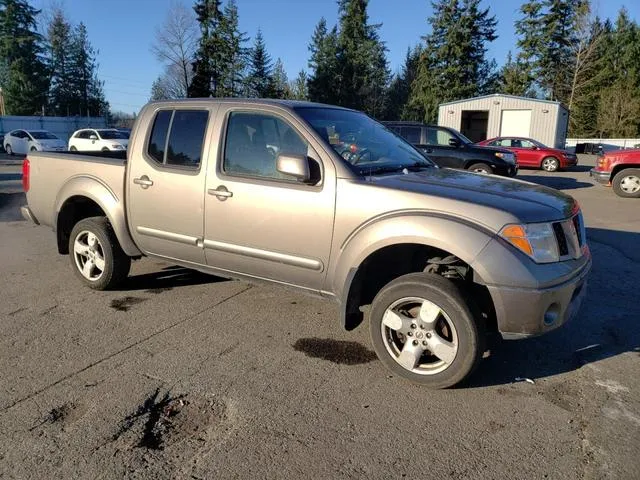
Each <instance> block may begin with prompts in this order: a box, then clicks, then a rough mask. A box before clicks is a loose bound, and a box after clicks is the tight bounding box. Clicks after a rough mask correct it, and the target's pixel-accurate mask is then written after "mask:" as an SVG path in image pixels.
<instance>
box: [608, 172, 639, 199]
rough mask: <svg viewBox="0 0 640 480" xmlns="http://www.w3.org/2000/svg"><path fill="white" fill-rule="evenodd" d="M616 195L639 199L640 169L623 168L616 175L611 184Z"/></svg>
mask: <svg viewBox="0 0 640 480" xmlns="http://www.w3.org/2000/svg"><path fill="white" fill-rule="evenodd" d="M611 184H612V187H613V191H614V192H616V195H618V196H619V197H624V198H640V169H637V168H625V169H624V170H621V171H620V172H618V173H616V176H615V177H613V181H612V182H611Z"/></svg>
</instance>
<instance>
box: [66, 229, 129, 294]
mask: <svg viewBox="0 0 640 480" xmlns="http://www.w3.org/2000/svg"><path fill="white" fill-rule="evenodd" d="M69 257H70V260H71V266H72V267H73V270H74V271H75V272H76V275H77V276H78V277H79V278H80V279H81V280H82V281H83V282H84V284H85V285H87V286H89V287H90V288H93V289H94V290H107V289H110V288H113V287H116V286H117V285H119V284H120V283H122V282H123V281H124V280H125V279H126V278H127V275H128V274H129V269H130V267H131V258H130V257H128V256H127V254H126V253H124V252H123V251H122V248H121V247H120V244H119V243H118V239H117V238H116V235H115V233H114V232H113V229H112V228H111V225H110V224H109V221H108V220H107V218H106V217H90V218H85V219H83V220H80V221H79V222H78V223H77V224H76V225H75V227H73V230H71V235H70V236H69Z"/></svg>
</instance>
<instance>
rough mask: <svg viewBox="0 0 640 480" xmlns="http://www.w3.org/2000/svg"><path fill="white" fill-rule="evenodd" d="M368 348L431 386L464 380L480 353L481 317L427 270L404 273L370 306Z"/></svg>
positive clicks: (451, 286) (403, 373) (392, 366)
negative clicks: (371, 348)
mask: <svg viewBox="0 0 640 480" xmlns="http://www.w3.org/2000/svg"><path fill="white" fill-rule="evenodd" d="M369 322H370V323H369V327H370V333H371V341H372V344H373V348H374V350H375V352H376V354H377V355H378V358H380V360H381V361H382V363H383V364H384V365H385V366H386V367H387V368H388V369H389V370H391V371H392V372H393V373H395V374H396V375H399V376H401V377H403V378H405V379H407V380H410V381H411V382H414V383H418V384H420V385H424V386H427V387H430V388H448V387H451V386H453V385H456V384H457V383H460V382H461V381H462V380H464V379H465V378H466V377H467V376H468V375H469V374H470V373H471V372H472V371H473V370H474V368H475V367H476V366H477V364H478V362H479V361H480V359H481V358H482V354H483V353H484V342H485V328H484V323H483V319H482V318H481V317H479V318H478V319H477V320H476V319H474V315H473V314H472V310H471V308H470V306H469V305H468V303H467V302H466V301H465V299H464V295H463V294H462V292H461V290H460V289H459V288H458V287H457V286H456V285H455V284H454V283H453V282H451V281H450V280H447V279H446V278H443V277H441V276H439V275H434V274H428V273H411V274H409V275H403V276H401V277H399V278H397V279H395V280H393V281H392V282H390V283H389V284H387V285H386V286H385V287H384V288H382V290H380V292H379V293H378V295H376V297H375V299H374V300H373V303H372V305H371V313H370V316H369Z"/></svg>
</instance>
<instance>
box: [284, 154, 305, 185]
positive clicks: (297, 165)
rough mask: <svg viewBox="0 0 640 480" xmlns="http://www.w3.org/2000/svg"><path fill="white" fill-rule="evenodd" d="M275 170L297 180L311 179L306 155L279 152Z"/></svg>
mask: <svg viewBox="0 0 640 480" xmlns="http://www.w3.org/2000/svg"><path fill="white" fill-rule="evenodd" d="M276 170H278V172H280V173H283V174H285V175H290V176H292V177H294V178H295V179H296V180H298V181H299V182H308V181H309V180H310V179H311V170H310V168H309V159H308V158H307V156H306V155H296V154H293V153H280V154H279V155H278V158H277V159H276Z"/></svg>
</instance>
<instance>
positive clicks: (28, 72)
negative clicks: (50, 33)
mask: <svg viewBox="0 0 640 480" xmlns="http://www.w3.org/2000/svg"><path fill="white" fill-rule="evenodd" d="M39 13H40V10H36V9H35V8H33V7H31V6H30V5H29V3H28V2H27V1H25V0H0V59H2V60H3V63H4V65H5V67H6V68H5V72H4V76H5V80H6V83H4V84H3V85H2V87H3V95H4V98H5V105H6V110H7V113H8V114H10V115H34V114H41V113H42V112H43V111H44V110H45V105H46V103H47V90H48V87H49V85H48V78H49V75H48V70H47V67H46V64H45V61H44V58H43V54H44V47H43V39H42V36H41V35H40V34H38V33H37V31H36V17H37V16H38V14H39Z"/></svg>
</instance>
